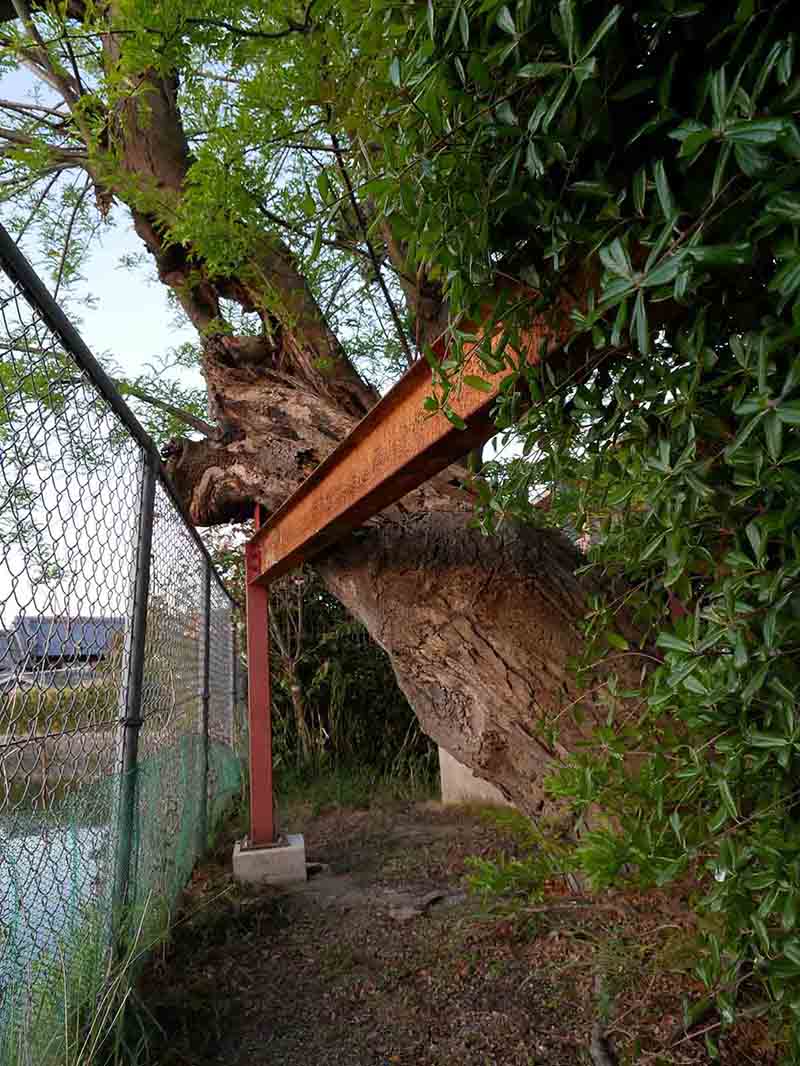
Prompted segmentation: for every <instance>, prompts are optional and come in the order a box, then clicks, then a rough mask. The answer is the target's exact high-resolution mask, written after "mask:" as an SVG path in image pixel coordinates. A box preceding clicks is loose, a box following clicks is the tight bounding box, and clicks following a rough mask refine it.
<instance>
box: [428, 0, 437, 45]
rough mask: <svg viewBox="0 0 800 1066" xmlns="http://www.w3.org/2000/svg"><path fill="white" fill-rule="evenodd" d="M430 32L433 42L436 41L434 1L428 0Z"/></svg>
mask: <svg viewBox="0 0 800 1066" xmlns="http://www.w3.org/2000/svg"><path fill="white" fill-rule="evenodd" d="M428 32H429V33H430V35H431V40H432V41H435V40H436V13H435V11H434V9H433V0H428Z"/></svg>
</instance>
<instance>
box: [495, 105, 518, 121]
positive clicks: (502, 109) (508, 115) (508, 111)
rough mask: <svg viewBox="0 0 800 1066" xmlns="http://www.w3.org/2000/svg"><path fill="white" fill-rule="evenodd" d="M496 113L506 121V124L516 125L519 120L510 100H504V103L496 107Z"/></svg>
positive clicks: (501, 119)
mask: <svg viewBox="0 0 800 1066" xmlns="http://www.w3.org/2000/svg"><path fill="white" fill-rule="evenodd" d="M495 114H496V115H497V117H498V118H499V119H500V121H501V122H503V123H505V125H506V126H516V125H517V122H518V119H517V116H516V115H515V114H514V111H513V109H512V107H511V104H510V103H509V102H508V100H504V101H503V102H502V104H499V105H498V106H497V108H496V109H495Z"/></svg>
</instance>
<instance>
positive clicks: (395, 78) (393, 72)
mask: <svg viewBox="0 0 800 1066" xmlns="http://www.w3.org/2000/svg"><path fill="white" fill-rule="evenodd" d="M389 81H390V82H391V83H392V85H395V86H397V88H398V89H399V88H400V60H399V59H398V57H397V56H395V57H394V59H393V60H392V61H391V63H390V64H389Z"/></svg>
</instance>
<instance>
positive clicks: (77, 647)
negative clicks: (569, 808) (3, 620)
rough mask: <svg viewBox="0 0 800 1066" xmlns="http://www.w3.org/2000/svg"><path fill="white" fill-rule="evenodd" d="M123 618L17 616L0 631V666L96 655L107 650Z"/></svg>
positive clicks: (89, 657)
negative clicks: (5, 628)
mask: <svg viewBox="0 0 800 1066" xmlns="http://www.w3.org/2000/svg"><path fill="white" fill-rule="evenodd" d="M124 624H125V623H124V619H122V618H114V617H100V618H83V617H80V616H78V617H75V618H64V617H54V616H52V615H33V616H31V617H30V618H26V617H24V616H20V617H19V618H17V619H16V620H15V622H14V627H13V629H12V630H10V631H5V632H2V633H0V669H2V668H3V666H6V664H5V663H4V662H3V657H4V654H5V657H6V659H7V660H9V661H8V664H7V666H6V668H8V667H10V666H11V665H12V663H13V662H14V661H16V662H19V661H21V660H23V659H34V660H39V661H41V660H55V659H59V660H67V661H83V660H86V659H99V658H103V657H104V656H105V655H107V654H108V652H109V650H110V648H111V644H112V641H113V638H114V635H115V634H117V633H121V632H122V630H123V627H124Z"/></svg>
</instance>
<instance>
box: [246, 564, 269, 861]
mask: <svg viewBox="0 0 800 1066" xmlns="http://www.w3.org/2000/svg"><path fill="white" fill-rule="evenodd" d="M247 673H248V679H249V680H248V688H247V692H248V713H249V718H250V839H249V846H250V847H251V848H257V847H264V846H265V845H268V844H274V843H275V817H274V813H273V798H272V701H271V694H270V684H269V585H266V584H255V583H250V582H248V585H247Z"/></svg>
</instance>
